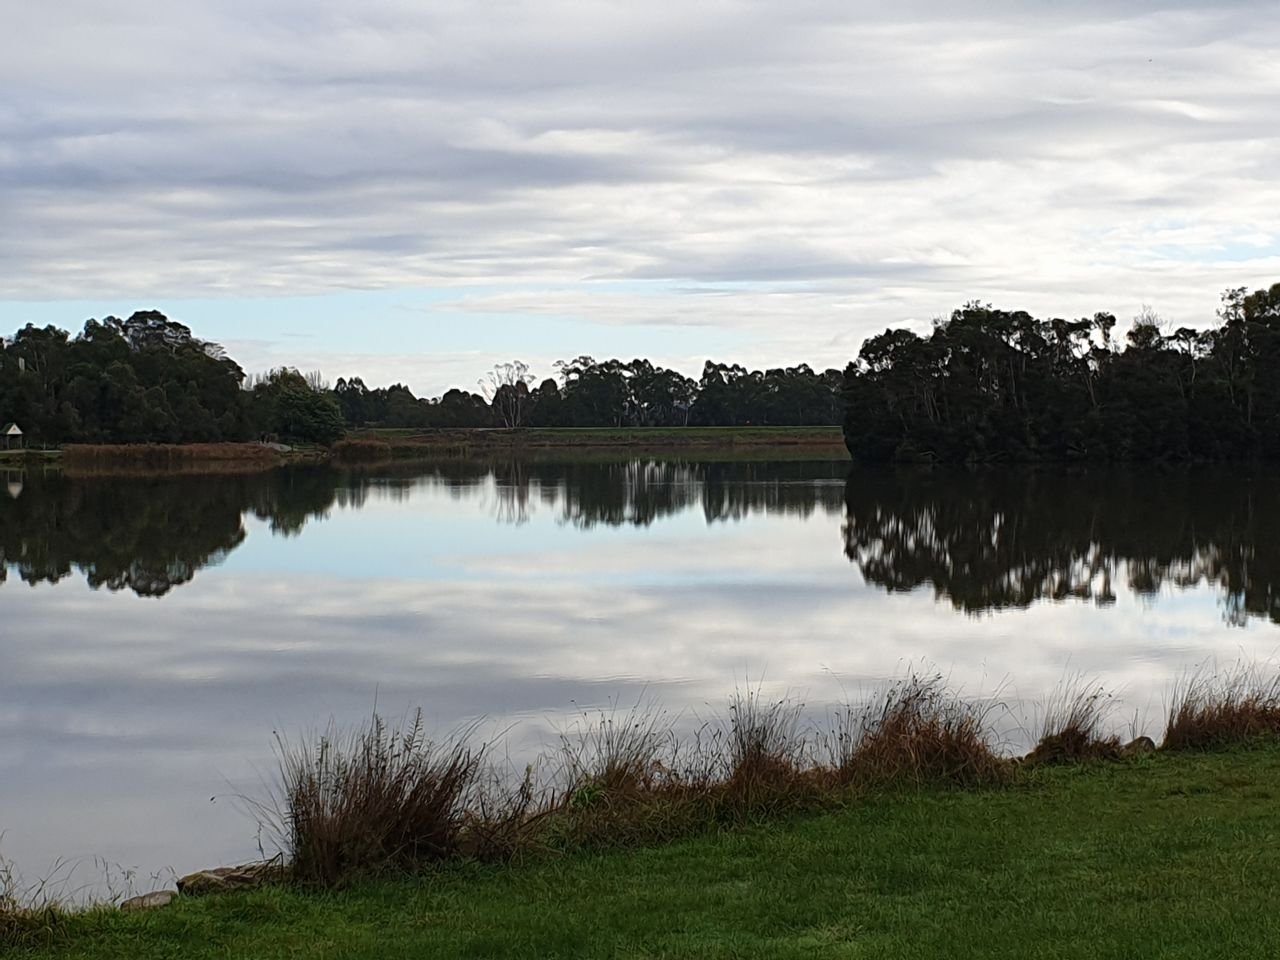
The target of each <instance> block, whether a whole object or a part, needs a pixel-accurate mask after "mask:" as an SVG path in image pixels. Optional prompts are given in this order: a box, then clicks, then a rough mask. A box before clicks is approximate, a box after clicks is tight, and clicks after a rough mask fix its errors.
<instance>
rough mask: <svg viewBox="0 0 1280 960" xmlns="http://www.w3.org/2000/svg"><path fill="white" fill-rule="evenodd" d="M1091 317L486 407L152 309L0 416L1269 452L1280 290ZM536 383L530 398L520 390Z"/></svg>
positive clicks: (38, 351)
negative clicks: (1164, 310)
mask: <svg viewBox="0 0 1280 960" xmlns="http://www.w3.org/2000/svg"><path fill="white" fill-rule="evenodd" d="M1115 328H1116V318H1115V317H1114V316H1112V315H1111V314H1107V313H1099V314H1095V315H1094V316H1092V317H1087V318H1081V319H1075V320H1064V319H1056V318H1055V319H1047V320H1046V319H1038V318H1036V317H1033V316H1031V315H1030V314H1029V313H1026V312H1023V311H1005V310H998V309H994V308H992V307H991V306H986V305H982V304H978V303H970V304H967V305H965V306H964V307H962V308H960V309H959V310H956V311H955V312H954V313H952V315H951V316H950V317H949V318H947V319H946V320H941V321H938V322H937V323H935V325H934V328H933V330H932V331H931V332H930V333H929V335H928V336H921V335H919V334H917V333H914V332H912V331H910V330H902V329H899V330H886V331H885V332H884V333H882V334H880V335H879V336H875V337H871V338H870V339H868V340H867V341H866V342H865V343H864V344H863V346H862V349H861V351H860V352H859V354H858V357H857V359H856V360H854V361H853V362H852V363H850V364H849V366H848V367H847V368H846V369H845V371H844V373H843V375H842V374H841V373H840V372H839V371H837V370H824V371H817V370H813V369H811V368H810V367H809V366H807V365H805V364H800V365H798V366H794V367H777V368H772V369H766V370H748V369H747V368H745V367H742V366H739V365H737V364H732V365H730V364H723V363H715V362H713V361H710V360H708V361H707V362H706V364H705V365H704V366H703V369H702V373H701V376H700V377H699V378H698V379H697V380H694V379H692V378H691V377H687V376H685V375H684V374H682V373H680V372H679V371H676V370H670V369H667V368H665V367H661V366H658V365H656V364H654V363H652V362H651V361H649V360H645V359H640V358H637V359H633V360H630V361H624V360H619V359H609V360H596V359H595V358H594V357H590V356H585V355H584V356H579V357H576V358H574V359H572V360H563V361H560V362H559V363H557V364H555V373H556V376H554V377H548V378H546V379H543V380H542V381H541V382H538V381H537V378H535V377H534V376H532V375H531V374H530V373H529V371H528V368H527V367H526V366H525V365H524V364H523V363H520V362H518V361H514V362H511V363H505V364H498V365H497V366H495V367H494V368H493V372H492V373H491V374H489V375H488V376H487V378H485V379H484V380H482V381H481V382H480V385H481V388H482V389H481V391H480V392H469V391H467V390H461V389H451V390H448V391H446V392H445V393H444V394H443V395H442V396H439V397H435V398H425V397H417V396H415V395H414V393H413V391H412V390H410V389H409V387H407V386H405V385H404V384H401V383H396V384H392V385H390V386H387V387H375V388H371V387H369V386H367V385H366V384H365V382H364V380H363V379H362V378H360V377H358V376H355V377H344V378H342V379H340V380H338V382H337V383H336V384H335V385H334V386H333V387H332V388H330V387H329V386H328V385H327V384H325V383H324V382H323V381H322V380H321V379H320V377H319V375H318V374H309V375H304V374H302V373H300V372H299V371H297V370H295V369H292V368H288V367H282V368H279V369H276V370H272V371H270V372H269V373H267V374H265V375H262V376H257V377H250V378H246V377H245V375H244V371H243V370H242V369H241V368H240V367H239V366H238V365H237V364H236V363H235V361H233V360H232V359H230V358H229V357H227V356H226V354H225V352H224V351H223V349H222V348H221V347H220V346H218V345H217V344H215V343H210V342H208V341H205V340H200V339H197V338H196V337H195V336H193V335H192V333H191V331H190V330H189V329H188V328H187V327H185V326H183V325H182V324H181V323H177V322H175V321H172V320H169V319H168V318H167V317H165V316H164V315H163V314H161V313H158V312H156V311H144V312H139V313H135V314H133V315H132V316H131V317H129V318H128V319H127V320H119V319H117V318H115V317H107V318H106V319H105V320H101V321H99V320H89V321H88V322H87V323H86V324H85V326H84V330H83V331H82V332H81V333H80V334H78V335H76V336H74V337H73V336H71V335H70V334H69V333H67V332H66V331H63V330H59V329H57V328H55V327H44V328H37V327H34V326H31V325H28V326H26V327H24V328H23V329H21V330H19V331H18V332H17V333H16V334H15V335H14V336H13V337H12V338H11V339H9V340H7V341H3V342H2V343H0V421H9V420H12V421H16V422H17V423H18V424H19V426H21V427H22V429H23V430H24V431H25V432H26V434H27V437H28V438H29V439H30V440H31V441H32V442H35V443H52V444H59V443H74V442H90V443H135V442H152V443H185V442H196V441H204V442H210V441H220V440H249V439H277V440H282V441H285V442H294V441H302V442H311V443H321V444H324V443H330V442H332V441H333V440H335V439H337V438H338V437H340V436H341V435H342V433H343V432H344V431H345V430H346V429H348V428H359V427H400V428H458V427H462V428H467V427H504V426H505V427H520V426H533V427H602V426H603V427H678V426H686V425H701V426H747V425H751V426H802V425H815V426H816V425H822V424H836V423H841V422H842V421H843V423H844V431H845V440H846V442H847V444H848V446H849V450H850V452H851V453H852V454H853V456H854V457H855V459H858V460H862V461H868V462H875V461H889V460H937V461H966V460H967V461H975V460H976V461H984V460H1041V459H1081V460H1149V459H1171V460H1185V459H1231V458H1240V457H1256V456H1264V457H1276V456H1280V284H1276V285H1275V286H1272V287H1271V288H1270V289H1267V290H1258V291H1256V292H1254V293H1248V292H1247V291H1246V290H1245V289H1243V288H1241V289H1236V290H1230V291H1228V292H1227V293H1226V294H1225V295H1224V296H1223V302H1222V309H1221V311H1220V312H1219V322H1218V324H1217V325H1216V326H1214V327H1211V328H1209V329H1205V330H1198V329H1192V328H1190V327H1180V328H1178V329H1176V330H1170V329H1168V328H1167V327H1166V325H1164V324H1163V323H1161V322H1160V320H1159V318H1158V317H1156V316H1155V315H1154V314H1151V313H1149V312H1144V314H1143V315H1142V316H1140V317H1139V318H1138V319H1137V320H1135V322H1134V324H1133V326H1132V328H1131V329H1129V330H1128V331H1127V333H1125V334H1124V335H1120V334H1118V333H1117V332H1116V329H1115ZM535 383H536V384H537V385H536V386H535V385H534V384H535Z"/></svg>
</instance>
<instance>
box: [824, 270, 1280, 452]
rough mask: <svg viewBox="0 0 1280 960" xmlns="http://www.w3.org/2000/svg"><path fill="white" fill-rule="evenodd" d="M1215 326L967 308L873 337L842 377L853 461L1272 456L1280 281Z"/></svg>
mask: <svg viewBox="0 0 1280 960" xmlns="http://www.w3.org/2000/svg"><path fill="white" fill-rule="evenodd" d="M1219 319H1220V321H1221V322H1220V324H1219V325H1218V326H1216V327H1214V328H1211V329H1208V330H1203V331H1198V330H1193V329H1190V328H1187V327H1182V328H1179V329H1177V330H1173V331H1170V330H1168V329H1167V328H1166V327H1165V326H1164V325H1163V324H1162V323H1161V322H1160V321H1159V318H1158V317H1156V316H1154V315H1153V314H1150V313H1149V312H1144V314H1143V315H1142V316H1140V317H1138V318H1137V319H1136V320H1135V321H1134V324H1133V326H1132V328H1131V329H1130V330H1129V331H1128V333H1127V334H1126V336H1125V337H1124V342H1123V343H1120V342H1118V341H1117V338H1116V337H1115V336H1114V328H1115V325H1116V319H1115V317H1113V316H1111V315H1110V314H1105V313H1099V314H1096V315H1095V316H1093V317H1090V318H1085V319H1079V320H1062V319H1051V320H1041V319H1037V318H1035V317H1032V316H1031V315H1030V314H1028V313H1025V312H1022V311H1017V312H1008V311H1004V310H996V309H992V308H991V307H990V306H983V305H981V304H977V303H971V304H968V305H966V306H964V307H962V308H961V309H959V310H956V311H955V312H954V313H952V315H951V317H950V318H949V319H947V320H944V321H941V322H939V323H937V324H936V325H935V326H934V329H933V331H932V333H931V334H930V335H929V336H928V337H921V336H918V335H917V334H915V333H912V332H911V331H909V330H886V331H885V332H884V333H883V334H880V335H879V336H876V337H872V338H870V339H869V340H867V341H866V343H864V344H863V347H862V350H861V351H860V352H859V354H858V358H857V359H856V360H855V361H854V362H852V363H851V364H849V366H848V368H846V370H845V375H844V393H845V400H846V405H847V406H846V416H845V424H844V430H845V440H846V442H847V443H848V446H849V450H850V452H851V453H852V454H853V456H854V457H855V459H858V460H862V461H868V462H875V461H887V460H939V461H966V460H969V461H972V460H978V461H982V460H997V459H1008V460H1040V459H1082V460H1083V459H1088V460H1158V459H1169V460H1187V459H1231V458H1243V457H1255V456H1264V457H1275V456H1278V455H1280V284H1276V285H1275V286H1273V287H1271V288H1270V289H1269V290H1259V291H1257V292H1256V293H1252V294H1249V293H1247V292H1246V291H1245V290H1244V289H1238V290H1230V291H1228V292H1227V293H1226V294H1224V296H1223V301H1222V309H1221V311H1220V314H1219Z"/></svg>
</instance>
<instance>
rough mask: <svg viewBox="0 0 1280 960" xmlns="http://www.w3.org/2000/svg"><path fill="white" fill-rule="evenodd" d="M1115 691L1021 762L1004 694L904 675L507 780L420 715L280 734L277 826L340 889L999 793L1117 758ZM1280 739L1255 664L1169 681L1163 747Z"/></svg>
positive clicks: (297, 869)
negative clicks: (898, 799)
mask: <svg viewBox="0 0 1280 960" xmlns="http://www.w3.org/2000/svg"><path fill="white" fill-rule="evenodd" d="M1111 706H1112V699H1111V697H1110V696H1109V695H1108V694H1107V693H1106V692H1105V691H1104V690H1102V689H1101V688H1100V687H1097V686H1096V685H1090V684H1088V683H1085V682H1083V681H1082V680H1079V679H1077V680H1074V681H1070V682H1065V683H1064V684H1063V685H1062V686H1061V687H1060V689H1059V691H1058V692H1057V693H1056V694H1055V696H1054V698H1053V699H1051V701H1050V703H1049V704H1048V705H1047V708H1046V710H1045V714H1044V718H1043V723H1042V725H1041V728H1040V734H1041V735H1040V738H1039V741H1038V743H1037V744H1036V746H1035V748H1034V749H1033V750H1032V751H1031V753H1030V754H1028V755H1027V756H1026V757H1025V758H1023V764H1021V765H1020V764H1019V763H1018V762H1016V761H1015V760H1013V759H1012V758H1010V757H1007V756H1002V755H1001V751H1000V750H998V749H997V748H996V746H994V745H993V744H994V728H995V724H994V722H993V720H994V717H995V714H996V712H997V711H999V710H1000V709H1002V704H1001V703H999V701H998V700H996V699H992V698H988V699H982V700H970V699H965V698H962V697H960V696H958V695H957V694H955V693H954V692H952V691H951V690H949V689H948V688H947V686H946V684H945V682H944V679H943V678H942V677H941V676H911V677H908V678H906V679H904V680H902V681H900V682H898V683H896V684H893V685H892V686H890V687H889V688H888V689H887V690H886V691H885V692H884V693H883V694H882V695H880V696H878V697H876V698H875V699H873V700H872V701H870V702H869V703H867V704H866V705H864V706H860V707H858V706H852V705H850V706H846V707H845V708H844V710H843V711H842V712H840V713H838V714H837V715H836V716H835V717H834V718H832V719H831V721H830V722H829V724H828V726H827V729H825V730H823V729H818V728H817V727H814V726H807V725H806V722H805V719H804V718H805V714H804V705H803V704H802V703H799V702H796V701H793V700H791V699H789V698H785V697H783V698H778V699H770V698H767V697H765V696H763V694H762V691H761V690H759V689H747V690H739V691H737V692H736V693H735V695H734V696H733V697H732V699H731V700H730V702H729V705H728V712H727V717H726V718H724V719H719V720H716V719H713V720H710V721H707V722H703V723H701V724H700V725H696V724H695V725H693V727H692V729H691V730H690V731H689V732H686V733H684V734H682V735H681V734H678V733H677V730H680V729H683V728H684V724H683V723H677V722H676V719H675V718H673V717H670V716H668V715H667V714H666V713H665V712H664V711H662V710H661V709H660V708H658V707H657V706H655V705H652V704H638V705H637V706H636V707H634V708H632V709H631V710H629V711H617V710H613V711H602V712H601V713H599V714H598V715H595V716H584V717H583V718H582V720H581V721H580V722H579V723H578V724H576V725H574V726H573V727H571V728H570V729H569V730H567V731H565V732H563V733H562V734H561V737H560V749H559V754H558V757H557V758H553V759H552V760H551V761H550V762H549V764H548V765H549V767H550V768H551V770H552V775H551V779H550V780H543V779H542V778H541V777H540V776H539V773H538V772H537V771H535V769H534V767H532V766H531V767H528V768H526V769H525V771H524V775H523V776H522V777H520V778H518V779H517V780H516V781H515V782H513V781H512V779H511V778H509V777H504V776H502V775H499V774H495V773H494V772H493V771H492V770H491V769H490V768H489V767H488V766H487V765H486V763H485V760H484V758H485V756H486V750H485V748H483V747H480V748H472V747H471V746H469V745H468V744H467V737H466V736H465V735H463V736H459V737H454V738H450V739H448V740H447V741H445V742H443V743H441V744H434V743H432V742H430V741H428V740H427V739H426V737H425V736H424V734H423V730H422V724H421V718H420V716H419V717H417V718H415V719H414V721H413V722H412V723H410V724H408V725H407V726H406V727H404V728H403V729H392V728H390V727H388V726H387V724H386V723H385V722H383V721H382V720H380V719H378V718H377V717H374V718H373V719H372V720H371V721H370V722H369V723H368V724H366V725H365V726H364V727H362V728H361V729H359V730H357V731H356V732H354V733H349V734H346V735H343V734H340V733H337V732H335V731H333V730H330V731H328V732H327V733H326V734H325V735H324V736H321V737H319V738H314V739H312V740H309V741H306V742H304V743H302V744H300V745H296V746H290V745H286V744H283V743H282V744H281V748H280V751H279V753H280V761H281V771H280V781H279V790H278V795H277V799H276V803H275V806H274V808H273V809H275V810H276V811H278V814H277V823H278V825H279V828H278V834H279V836H280V837H281V841H282V848H283V849H284V851H285V853H286V855H287V857H288V859H289V861H290V862H291V864H292V869H293V875H294V877H295V878H296V879H297V880H298V881H299V882H302V883H306V884H315V885H320V886H333V885H336V884H340V883H343V882H345V881H346V880H347V879H348V878H349V877H351V876H353V875H356V874H360V873H367V872H370V871H374V872H376V871H380V870H387V869H393V870H414V869H418V868H421V867H423V866H424V865H429V864H433V863H438V862H440V861H442V860H447V859H450V858H455V857H470V858H476V859H480V860H487V861H510V860H513V859H519V858H521V857H523V856H525V855H527V854H530V853H533V852H546V851H554V850H565V849H573V848H578V849H581V848H602V847H615V846H627V845H636V844H648V843H655V842H662V841H665V840H670V839H673V838H675V837H679V836H685V835H688V834H690V833H693V832H697V831H700V830H705V829H708V828H714V827H718V826H721V825H725V824H732V823H737V822H742V821H744V820H751V819H756V818H759V817H761V816H769V815H774V814H778V813H783V812H787V811H793V810H802V809H814V808H818V807H823V806H828V805H830V804H832V803H838V802H844V801H846V800H849V799H852V798H855V797H856V796H858V795H859V794H860V793H862V792H863V791H865V790H867V789H874V790H876V791H884V790H898V789H908V790H915V789H920V788H924V787H953V788H956V787H958V788H975V787H976V788H983V787H999V786H1002V785H1005V784H1008V783H1011V782H1013V781H1014V779H1015V778H1016V777H1017V776H1018V770H1019V769H1020V766H1025V765H1038V764H1055V763H1079V762H1082V761H1088V760H1096V759H1111V760H1121V759H1123V758H1124V756H1125V751H1124V750H1123V749H1122V748H1121V746H1120V742H1119V739H1118V738H1117V737H1116V736H1115V735H1114V734H1111V733H1108V732H1107V729H1106V720H1107V717H1108V715H1109V712H1110V709H1111ZM1262 735H1271V736H1280V677H1278V678H1277V679H1275V680H1265V679H1262V678H1261V677H1260V675H1259V674H1258V673H1257V672H1256V671H1253V670H1238V671H1236V672H1235V673H1232V674H1229V675H1226V676H1215V675H1197V676H1196V677H1194V678H1193V680H1192V681H1191V682H1189V683H1186V684H1183V685H1182V686H1180V687H1179V692H1178V695H1177V697H1176V698H1175V702H1174V705H1173V707H1172V709H1171V711H1170V719H1169V730H1168V733H1167V735H1166V739H1165V746H1166V747H1167V748H1170V749H1187V748H1193V747H1208V746H1218V745H1225V744H1228V743H1234V742H1237V741H1240V740H1245V739H1249V738H1252V737H1256V736H1262Z"/></svg>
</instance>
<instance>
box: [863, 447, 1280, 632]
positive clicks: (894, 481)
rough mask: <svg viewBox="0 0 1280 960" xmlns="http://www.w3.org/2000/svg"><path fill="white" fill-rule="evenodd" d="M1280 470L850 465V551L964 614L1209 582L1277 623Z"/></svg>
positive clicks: (903, 586) (885, 581)
mask: <svg viewBox="0 0 1280 960" xmlns="http://www.w3.org/2000/svg"><path fill="white" fill-rule="evenodd" d="M1277 479H1280V478H1277V477H1276V476H1275V475H1274V474H1273V473H1271V472H1259V471H1249V470H1244V471H1240V470H1225V469H1220V468H1214V469H1209V468H1201V469H1165V470H1162V469H1151V468H1147V469H1141V470H1139V469H1130V470H1098V471H1081V472H1062V471H1051V472H1050V471H1023V470H1004V471H981V472H966V471H945V470H944V471H914V472H896V473H869V472H858V471H855V472H854V473H853V474H851V475H850V477H849V481H848V484H847V486H846V490H845V500H846V519H845V524H844V538H845V555H846V556H848V558H849V559H850V560H852V561H853V562H854V563H856V564H857V565H858V568H859V570H860V571H861V572H862V575H863V577H864V578H865V579H866V580H867V581H868V582H870V583H874V584H878V585H880V586H883V587H885V588H886V589H888V590H890V591H904V590H912V589H915V588H916V587H919V586H922V585H924V584H930V585H932V586H933V589H934V591H935V593H936V594H937V595H938V596H939V597H940V598H941V597H945V598H948V599H949V600H950V601H951V603H952V605H953V606H954V607H955V608H956V609H958V610H964V611H967V612H971V613H972V612H980V611H984V610H992V609H1001V608H1005V607H1027V606H1030V605H1031V604H1033V603H1035V602H1036V601H1039V600H1067V599H1077V600H1085V601H1090V602H1092V603H1094V604H1096V605H1098V606H1108V605H1111V604H1114V603H1115V602H1116V593H1117V591H1118V590H1125V589H1127V590H1129V591H1130V592H1132V593H1133V594H1135V595H1136V596H1138V597H1142V598H1148V599H1151V598H1155V597H1157V596H1158V595H1160V594H1161V593H1162V592H1165V591H1166V590H1167V589H1177V590H1185V589H1188V588H1191V587H1196V586H1199V585H1201V584H1204V585H1208V586H1211V587H1214V588H1216V589H1217V590H1218V592H1219V596H1220V597H1221V600H1222V607H1223V616H1224V617H1225V619H1226V620H1227V621H1228V622H1229V623H1232V624H1235V625H1243V624H1244V623H1245V622H1246V620H1247V618H1248V617H1250V616H1257V617H1266V618H1269V619H1270V620H1271V621H1272V622H1275V623H1280V591H1278V587H1280V486H1277V483H1276V481H1277Z"/></svg>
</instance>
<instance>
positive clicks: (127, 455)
mask: <svg viewBox="0 0 1280 960" xmlns="http://www.w3.org/2000/svg"><path fill="white" fill-rule="evenodd" d="M279 458H280V455H279V454H278V453H277V452H276V451H275V450H273V449H271V448H270V447H267V446H263V445H262V444H257V443H172V444H171V443H130V444H88V443H78V444H69V445H67V446H65V447H63V448H62V462H63V464H64V465H65V466H66V467H68V468H85V469H91V468H101V467H113V466H116V467H147V468H150V469H171V468H181V467H191V466H196V465H201V464H228V463H234V464H240V465H253V466H261V467H269V466H272V465H274V464H275V463H277V462H278V461H279Z"/></svg>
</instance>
